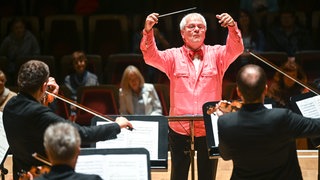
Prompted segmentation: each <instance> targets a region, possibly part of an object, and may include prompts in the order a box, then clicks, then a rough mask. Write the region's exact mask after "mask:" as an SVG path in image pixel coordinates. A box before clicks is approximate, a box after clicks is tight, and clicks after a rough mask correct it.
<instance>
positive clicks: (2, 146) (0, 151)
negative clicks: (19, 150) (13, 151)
mask: <svg viewBox="0 0 320 180" xmlns="http://www.w3.org/2000/svg"><path fill="white" fill-rule="evenodd" d="M8 151H9V144H8V141H7V136H6V132H5V130H4V127H3V121H2V112H1V111H0V159H1V164H0V171H1V179H2V180H4V179H5V175H6V174H8V170H7V169H6V168H5V167H4V162H5V160H6V158H7V155H8Z"/></svg>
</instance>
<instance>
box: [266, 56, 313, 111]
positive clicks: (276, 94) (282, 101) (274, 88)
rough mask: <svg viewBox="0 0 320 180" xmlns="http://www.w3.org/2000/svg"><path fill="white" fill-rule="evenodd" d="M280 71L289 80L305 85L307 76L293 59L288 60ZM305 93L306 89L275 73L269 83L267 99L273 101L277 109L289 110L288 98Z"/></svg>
mask: <svg viewBox="0 0 320 180" xmlns="http://www.w3.org/2000/svg"><path fill="white" fill-rule="evenodd" d="M280 69H281V70H282V71H283V72H284V73H285V74H287V75H289V76H290V77H291V78H293V79H297V80H299V81H301V82H302V83H307V76H306V74H305V72H304V71H303V69H302V67H301V66H300V65H299V64H298V63H296V62H295V58H294V57H290V58H288V60H287V61H286V62H285V63H284V64H283V65H282V66H281V67H280ZM306 92H308V89H306V88H304V87H303V86H301V85H300V84H298V83H297V82H295V81H294V80H292V79H290V78H288V77H287V76H285V75H284V74H282V73H280V72H278V71H277V72H276V73H275V75H274V77H273V79H272V81H271V85H270V88H269V91H268V94H267V97H269V98H271V99H272V100H274V101H275V103H276V106H277V107H285V108H290V97H292V96H295V95H299V94H302V93H306Z"/></svg>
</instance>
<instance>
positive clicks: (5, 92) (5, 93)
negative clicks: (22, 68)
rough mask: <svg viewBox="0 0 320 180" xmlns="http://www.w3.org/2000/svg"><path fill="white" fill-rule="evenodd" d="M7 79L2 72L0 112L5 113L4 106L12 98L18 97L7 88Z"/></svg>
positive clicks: (0, 74)
mask: <svg viewBox="0 0 320 180" xmlns="http://www.w3.org/2000/svg"><path fill="white" fill-rule="evenodd" d="M6 82H7V77H6V75H5V74H4V73H3V71H1V70H0V111H3V108H4V106H5V105H6V103H7V102H8V101H9V99H10V98H12V97H13V96H15V95H17V93H15V92H13V91H10V89H8V88H6Z"/></svg>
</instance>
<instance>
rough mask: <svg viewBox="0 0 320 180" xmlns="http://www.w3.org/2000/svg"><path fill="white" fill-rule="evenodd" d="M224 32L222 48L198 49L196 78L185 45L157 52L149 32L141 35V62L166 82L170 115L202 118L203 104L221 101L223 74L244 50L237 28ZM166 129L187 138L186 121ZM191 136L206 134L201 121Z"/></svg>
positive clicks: (172, 122) (174, 122) (195, 125)
mask: <svg viewBox="0 0 320 180" xmlns="http://www.w3.org/2000/svg"><path fill="white" fill-rule="evenodd" d="M228 30H229V35H228V37H227V42H226V45H223V46H222V45H214V46H210V45H203V46H202V51H203V54H204V57H203V60H202V61H201V63H200V68H199V72H200V73H199V74H198V75H196V70H195V67H194V65H193V62H192V60H191V58H190V57H189V56H188V52H187V51H188V50H187V48H185V46H182V47H180V48H171V49H167V50H164V51H159V50H158V49H157V47H156V43H155V40H154V35H153V30H152V31H150V32H149V33H147V32H146V31H144V32H143V38H142V40H141V43H140V49H141V51H142V53H143V57H144V60H145V62H146V63H147V64H149V65H151V66H153V67H155V68H158V69H159V70H161V71H162V72H164V73H166V75H167V76H168V78H169V79H170V116H178V115H202V114H203V113H202V105H203V104H204V103H206V102H208V101H219V100H221V98H222V80H223V75H224V73H225V71H226V70H227V68H228V67H229V65H230V64H231V63H232V62H233V61H234V60H235V59H236V58H237V57H238V56H239V55H240V54H242V52H243V50H244V47H243V43H242V37H241V32H240V30H239V29H238V27H237V26H233V27H228ZM169 126H170V128H171V129H173V130H174V131H175V132H177V133H179V134H183V135H190V122H188V121H170V122H169ZM194 135H195V136H196V137H199V136H205V135H206V132H205V127H204V121H195V122H194Z"/></svg>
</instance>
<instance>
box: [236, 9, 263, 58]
mask: <svg viewBox="0 0 320 180" xmlns="http://www.w3.org/2000/svg"><path fill="white" fill-rule="evenodd" d="M237 22H238V27H239V29H240V30H241V34H242V40H243V45H244V49H245V50H244V52H243V54H242V55H241V56H240V57H239V58H240V59H241V61H242V62H241V63H242V64H246V63H247V62H248V58H247V57H248V56H250V54H249V53H248V51H255V52H261V51H264V49H265V39H264V34H263V32H262V31H260V30H259V29H258V27H257V25H256V23H255V20H254V19H253V17H252V15H251V14H250V13H249V12H248V11H246V10H243V9H242V10H240V11H239V14H238V19H237Z"/></svg>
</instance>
